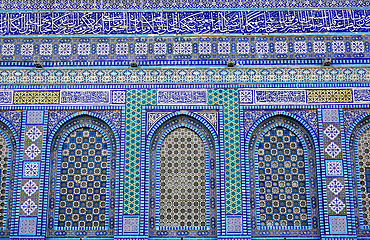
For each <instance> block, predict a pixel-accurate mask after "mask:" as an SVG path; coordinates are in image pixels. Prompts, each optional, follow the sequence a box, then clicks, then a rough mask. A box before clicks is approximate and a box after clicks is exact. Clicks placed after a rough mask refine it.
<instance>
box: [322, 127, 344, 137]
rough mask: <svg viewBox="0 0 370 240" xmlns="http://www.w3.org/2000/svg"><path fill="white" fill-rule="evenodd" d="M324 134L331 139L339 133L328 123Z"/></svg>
mask: <svg viewBox="0 0 370 240" xmlns="http://www.w3.org/2000/svg"><path fill="white" fill-rule="evenodd" d="M324 133H325V135H326V136H327V137H328V138H330V139H331V140H334V139H335V138H336V137H337V136H338V135H339V134H340V132H339V130H338V129H337V128H336V127H335V126H334V125H333V124H330V125H329V126H328V127H327V128H326V129H325V130H324Z"/></svg>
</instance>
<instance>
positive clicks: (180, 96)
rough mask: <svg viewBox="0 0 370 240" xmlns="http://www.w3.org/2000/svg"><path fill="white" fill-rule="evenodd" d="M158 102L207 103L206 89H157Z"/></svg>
mask: <svg viewBox="0 0 370 240" xmlns="http://www.w3.org/2000/svg"><path fill="white" fill-rule="evenodd" d="M157 103H158V104H207V103H208V91H207V90H206V89H203V90H202V89H199V90H193V89H187V90H185V89H184V90H182V89H181V90H159V89H158V90H157Z"/></svg>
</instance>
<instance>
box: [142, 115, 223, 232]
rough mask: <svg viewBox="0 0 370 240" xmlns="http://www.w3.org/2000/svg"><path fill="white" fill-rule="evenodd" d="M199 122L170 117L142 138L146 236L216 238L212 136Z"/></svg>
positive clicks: (184, 116)
mask: <svg viewBox="0 0 370 240" xmlns="http://www.w3.org/2000/svg"><path fill="white" fill-rule="evenodd" d="M184 112H185V111H184ZM178 113H181V112H178ZM203 121H204V120H202V122H201V121H199V120H197V119H195V118H192V117H191V116H187V115H182V114H179V115H177V116H176V115H175V116H174V117H172V118H170V119H168V120H167V121H165V122H164V123H163V124H161V125H159V126H158V129H157V130H156V132H155V133H154V134H153V135H152V134H150V135H148V136H150V138H151V141H150V145H149V153H148V156H152V157H149V160H148V164H147V166H149V169H148V170H149V174H148V179H149V183H147V186H148V190H147V191H148V192H149V194H148V200H149V204H148V205H149V206H148V220H149V223H148V228H149V229H148V232H149V236H157V237H159V236H163V234H165V235H168V234H170V233H171V235H172V232H173V235H175V236H176V235H177V236H183V235H182V234H181V233H182V231H172V230H187V232H188V234H187V235H186V236H187V238H190V237H194V238H198V237H199V235H198V234H199V231H200V230H202V232H203V233H204V235H205V236H207V237H211V236H216V234H217V231H216V229H217V213H218V211H217V208H218V207H219V204H218V201H217V199H216V190H217V184H216V176H217V175H216V162H217V160H216V159H217V158H218V154H217V153H216V145H215V142H214V140H213V139H215V137H216V136H215V134H214V133H211V132H210V131H209V130H208V128H207V127H206V126H205V125H204V124H203ZM169 126H171V127H169ZM167 150H168V151H167ZM155 156H158V157H155ZM150 166H152V167H150ZM162 178H163V179H162ZM170 180H171V181H170ZM216 202H217V204H216ZM163 203H165V204H163ZM163 215H164V216H163ZM169 218H170V220H171V221H167V219H169ZM177 219H179V220H177ZM193 230H194V231H193ZM195 230H196V231H195Z"/></svg>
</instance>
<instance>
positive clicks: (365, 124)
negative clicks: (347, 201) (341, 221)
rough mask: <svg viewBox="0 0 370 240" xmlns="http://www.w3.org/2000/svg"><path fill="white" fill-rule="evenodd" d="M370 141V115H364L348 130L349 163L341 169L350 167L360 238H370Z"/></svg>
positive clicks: (349, 172) (350, 182)
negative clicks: (369, 201)
mask: <svg viewBox="0 0 370 240" xmlns="http://www.w3.org/2000/svg"><path fill="white" fill-rule="evenodd" d="M369 139H370V114H369V113H366V112H365V113H364V114H363V115H361V116H360V117H359V118H357V119H356V121H354V123H353V124H352V125H351V126H350V128H349V130H348V134H347V137H346V152H347V156H346V158H347V161H346V163H341V165H342V166H341V167H342V168H344V170H345V164H346V165H347V166H350V167H348V168H347V169H348V172H345V173H344V174H348V175H349V176H350V177H349V178H348V179H349V184H350V185H352V186H353V187H352V188H350V191H351V192H350V197H351V200H352V201H353V209H351V210H350V211H352V214H353V216H354V220H355V221H354V222H355V228H356V232H357V233H358V235H357V236H359V237H369V231H368V229H370V206H369V205H368V203H367V201H368V199H370V195H369V192H370V191H369V187H370V184H369V181H368V179H369V174H368V172H369V169H368V167H367V164H369V162H368V157H370V156H369V154H368V151H369V150H370V148H369V146H368V141H369Z"/></svg>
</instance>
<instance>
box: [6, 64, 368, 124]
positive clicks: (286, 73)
mask: <svg viewBox="0 0 370 240" xmlns="http://www.w3.org/2000/svg"><path fill="white" fill-rule="evenodd" d="M284 61H285V60H284ZM349 70H350V71H349ZM31 71H34V70H28V69H25V70H23V69H17V70H0V84H4V85H12V84H14V82H15V81H18V82H17V83H16V84H18V85H28V84H39V81H37V79H38V78H39V77H41V78H42V76H41V75H42V73H47V74H48V75H49V76H50V77H49V78H45V79H44V81H45V84H55V83H56V81H57V83H58V84H72V85H73V84H82V85H89V84H122V83H129V84H130V83H131V84H163V83H166V84H168V83H174V84H184V83H185V84H186V83H190V84H194V83H197V84H209V83H222V84H225V83H230V84H231V83H232V84H234V83H245V84H249V83H260V82H261V81H263V82H266V83H297V81H299V82H301V83H322V82H323V81H326V82H331V83H339V82H348V81H358V82H368V81H369V79H370V78H369V74H368V73H369V69H368V68H351V69H348V68H345V67H338V68H330V69H320V71H317V68H303V69H300V68H297V67H289V68H279V67H274V68H268V69H266V68H261V67H252V68H245V69H244V68H238V69H234V70H232V69H230V70H229V69H227V70H226V69H225V68H222V67H219V68H215V69H214V70H213V69H207V68H204V69H203V68H197V67H187V68H185V69H184V68H182V69H181V70H179V69H177V68H175V67H173V68H171V69H166V68H163V69H156V68H155V69H150V68H149V69H146V68H140V69H132V70H125V71H117V70H112V69H108V68H102V69H99V70H92V69H91V70H83V69H80V70H75V69H73V70H70V69H51V68H49V69H48V70H43V71H42V72H41V73H40V74H39V73H37V72H36V73H35V74H36V78H32V77H29V73H30V72H31ZM98 71H99V72H100V73H102V72H103V75H105V76H106V77H104V78H103V79H101V78H100V79H99V78H98V79H97V77H96V76H94V75H96V74H98V73H97V72H98ZM333 72H334V73H335V74H333ZM2 75H8V76H9V77H8V78H5V77H1V76H2ZM152 90H154V89H152ZM218 90H222V92H224V91H225V92H227V91H228V90H230V89H218ZM128 91H129V90H128ZM137 91H138V92H140V91H141V90H140V89H137ZM214 91H217V89H214ZM350 91H351V90H350ZM306 93H308V92H307V91H306ZM326 93H327V94H329V95H330V94H331V97H328V96H327V97H326V99H327V98H329V99H327V100H331V98H332V100H336V98H337V97H338V96H336V92H335V91H332V90H330V91H329V92H326ZM320 94H323V93H321V92H318V93H314V94H313V95H312V97H313V98H310V99H309V98H307V101H308V100H310V101H311V100H312V101H313V102H320V101H321V100H324V99H322V97H324V96H325V92H324V94H323V95H324V96H317V95H320ZM249 96H250V95H249ZM252 96H253V94H252ZM287 96H289V95H287ZM25 97H26V99H27V97H34V96H27V95H26V96H25ZM112 99H114V96H112ZM222 99H223V98H221V100H222ZM351 99H352V95H351V96H350V97H348V98H345V99H342V101H346V102H347V100H348V102H352V101H350V100H351ZM57 100H58V99H55V102H54V100H50V102H51V103H53V104H58V101H57ZM33 101H36V100H32V101H22V102H24V103H25V104H31V103H32V102H33ZM37 101H38V102H40V101H41V100H37ZM41 102H42V101H41ZM326 110H329V109H326ZM334 110H335V109H334ZM332 114H334V115H333V116H331V118H332V120H330V119H328V120H327V118H326V117H325V115H324V119H325V122H338V121H336V120H335V119H338V118H337V117H335V113H332ZM39 119H41V117H40V118H39ZM30 124H31V123H30ZM32 124H33V123H32ZM35 124H36V123H35ZM38 124H40V123H38Z"/></svg>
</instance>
